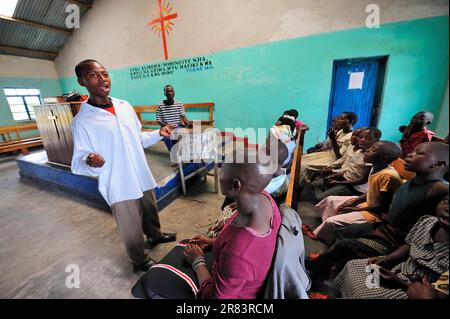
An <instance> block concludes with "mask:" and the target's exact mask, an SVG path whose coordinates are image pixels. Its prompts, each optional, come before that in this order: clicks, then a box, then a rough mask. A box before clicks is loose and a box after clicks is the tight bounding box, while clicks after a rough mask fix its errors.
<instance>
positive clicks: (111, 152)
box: [72, 60, 176, 271]
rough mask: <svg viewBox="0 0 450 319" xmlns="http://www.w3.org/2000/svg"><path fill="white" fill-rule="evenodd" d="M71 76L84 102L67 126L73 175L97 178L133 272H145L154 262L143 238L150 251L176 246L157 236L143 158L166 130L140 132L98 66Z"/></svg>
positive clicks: (169, 237) (89, 63)
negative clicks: (84, 94) (86, 96)
mask: <svg viewBox="0 0 450 319" xmlns="http://www.w3.org/2000/svg"><path fill="white" fill-rule="evenodd" d="M75 72H76V74H77V77H78V83H79V84H80V85H81V86H84V87H86V89H87V90H88V91H89V100H88V101H87V102H85V103H83V104H82V105H81V108H80V111H79V113H78V114H77V115H76V116H75V118H74V119H73V123H72V133H73V140H74V152H73V158H72V172H73V173H74V174H79V175H86V176H93V177H97V178H98V187H99V192H100V193H101V194H102V196H103V198H104V199H105V201H106V202H107V203H108V204H109V205H110V206H111V210H112V213H113V215H114V217H115V219H116V222H117V226H118V229H119V233H120V236H121V238H122V240H123V242H124V243H125V248H126V251H127V253H128V256H129V258H130V261H131V263H132V264H133V266H134V269H135V271H137V270H141V271H146V270H147V269H149V268H150V267H151V266H153V265H154V263H155V261H154V260H152V259H151V258H150V257H147V256H146V254H145V252H144V245H145V241H144V236H143V234H145V235H146V237H147V241H148V243H149V245H150V246H154V245H156V244H157V243H160V242H169V241H174V240H176V234H170V233H163V232H161V229H160V222H159V216H158V212H157V206H156V196H155V192H154V188H156V187H157V184H156V181H155V179H154V177H153V175H152V173H151V171H150V169H149V167H148V164H147V160H146V158H145V153H144V148H146V147H149V146H151V145H153V144H155V143H157V142H158V141H161V140H162V139H163V137H164V136H169V135H170V133H171V128H170V127H169V126H165V127H162V128H161V129H160V130H159V131H153V132H142V131H141V128H142V126H141V123H140V122H139V119H138V117H137V115H136V113H135V111H134V109H133V107H132V106H131V105H130V104H129V103H128V102H126V101H123V100H119V99H115V98H110V97H109V92H110V87H111V79H110V78H109V75H108V72H107V70H106V69H105V68H104V67H103V66H102V65H101V64H100V63H98V62H97V61H94V60H85V61H82V62H80V63H79V64H78V65H77V66H76V68H75Z"/></svg>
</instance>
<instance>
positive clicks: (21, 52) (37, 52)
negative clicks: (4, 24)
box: [0, 44, 58, 60]
mask: <svg viewBox="0 0 450 319" xmlns="http://www.w3.org/2000/svg"><path fill="white" fill-rule="evenodd" d="M4 51H6V52H7V53H11V54H16V55H19V56H26V57H29V56H27V55H24V54H31V55H38V56H40V57H42V58H50V59H51V60H54V59H55V58H56V57H57V56H58V52H51V51H40V50H32V49H25V48H17V47H10V46H7V45H1V44H0V52H4Z"/></svg>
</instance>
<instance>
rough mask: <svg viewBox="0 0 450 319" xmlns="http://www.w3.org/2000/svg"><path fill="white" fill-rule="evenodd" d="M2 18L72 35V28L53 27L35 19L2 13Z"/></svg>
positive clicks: (0, 18)
mask: <svg viewBox="0 0 450 319" xmlns="http://www.w3.org/2000/svg"><path fill="white" fill-rule="evenodd" d="M0 20H4V21H11V22H15V23H20V24H25V25H29V26H32V27H33V28H39V29H46V30H50V31H55V32H60V33H64V34H65V35H68V36H71V35H72V30H69V29H61V28H57V27H52V26H49V25H46V24H41V23H37V22H33V21H28V20H23V19H18V18H13V17H7V16H2V15H0Z"/></svg>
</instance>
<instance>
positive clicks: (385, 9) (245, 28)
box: [55, 0, 449, 77]
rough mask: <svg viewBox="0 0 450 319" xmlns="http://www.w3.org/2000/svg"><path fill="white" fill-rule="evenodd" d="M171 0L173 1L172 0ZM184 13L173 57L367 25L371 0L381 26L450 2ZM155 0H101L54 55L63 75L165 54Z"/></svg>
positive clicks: (177, 8) (303, 0) (182, 4)
mask: <svg viewBox="0 0 450 319" xmlns="http://www.w3.org/2000/svg"><path fill="white" fill-rule="evenodd" d="M166 1H167V0H166ZM169 2H170V4H171V5H172V6H173V11H172V12H176V13H177V14H178V18H176V19H175V20H173V22H174V24H175V25H174V26H173V31H172V32H171V34H170V35H169V36H168V39H167V45H168V51H169V59H174V58H181V57H186V56H194V55H201V54H208V53H212V52H216V51H222V50H227V49H233V48H238V47H242V46H249V45H255V44H261V43H267V42H271V41H278V40H284V39H291V38H297V37H302V36H307V35H312V34H319V33H324V32H332V31H337V30H344V29H351V28H357V27H362V26H364V25H365V21H366V18H367V16H368V13H366V7H367V5H368V4H371V3H376V4H377V5H378V6H379V7H380V14H381V23H389V22H396V21H402V20H410V19H417V18H425V17H432V16H439V15H448V12H449V11H448V10H449V0H432V1H430V0H377V1H374V0H245V1H243V0H169ZM157 16H158V11H157V0H133V1H123V0H96V1H95V2H94V5H93V7H92V9H91V10H90V11H89V12H87V14H85V15H84V16H83V19H82V21H81V28H80V29H78V30H76V31H75V32H74V34H73V36H72V37H71V39H70V40H69V42H68V43H67V44H66V45H65V47H64V48H63V50H62V51H61V52H60V55H59V56H58V58H57V59H56V60H55V63H56V69H57V72H58V75H59V76H60V77H68V76H73V75H74V66H75V65H76V64H77V63H78V62H79V61H81V60H83V59H87V58H93V59H97V60H99V61H100V62H101V63H103V64H104V65H105V66H106V67H107V68H120V67H127V66H132V65H140V64H146V63H151V62H152V61H161V60H163V59H164V55H163V49H162V39H161V38H160V37H159V36H158V35H156V34H155V33H154V31H153V30H152V29H151V27H149V26H147V23H148V22H149V21H151V20H153V19H154V18H156V17H157Z"/></svg>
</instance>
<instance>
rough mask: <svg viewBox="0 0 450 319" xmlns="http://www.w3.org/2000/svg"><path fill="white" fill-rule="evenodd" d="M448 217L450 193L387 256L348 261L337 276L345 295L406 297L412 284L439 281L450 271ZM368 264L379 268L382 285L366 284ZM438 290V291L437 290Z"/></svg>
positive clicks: (356, 296)
mask: <svg viewBox="0 0 450 319" xmlns="http://www.w3.org/2000/svg"><path fill="white" fill-rule="evenodd" d="M448 221H449V220H448V194H447V196H446V197H445V198H444V199H443V200H442V201H441V202H440V203H439V205H438V206H437V208H436V216H430V215H425V216H423V217H421V218H420V219H419V221H418V222H417V223H416V224H415V226H414V227H413V228H412V229H411V231H410V232H409V234H408V236H407V237H406V239H405V243H404V244H403V245H402V246H400V247H398V248H397V249H396V250H395V251H393V252H392V253H390V254H389V255H387V256H379V257H373V258H370V259H355V260H352V261H350V262H348V263H347V265H346V266H345V268H344V269H343V270H342V272H341V273H340V274H339V275H338V276H337V277H336V284H337V287H338V289H339V290H340V292H341V294H342V297H344V298H358V299H361V298H371V299H373V298H384V299H406V298H408V290H409V294H410V295H411V289H410V288H412V286H413V285H415V283H416V282H423V283H424V284H426V283H429V282H435V281H437V280H438V279H439V277H440V276H441V274H443V273H444V272H446V271H447V273H448V267H449V264H448V262H449V260H448V257H449V254H448V249H449V246H448V239H449V222H448ZM368 264H369V265H373V266H372V267H373V268H374V269H375V270H377V271H378V272H379V276H380V277H379V279H380V280H379V286H378V287H376V286H373V287H368V286H367V284H366V283H367V275H368V273H367V272H366V267H367V266H368ZM374 274H375V273H374ZM430 288H431V285H430ZM432 289H433V288H432ZM433 290H434V289H433ZM435 294H436V295H437V294H438V291H437V290H435ZM436 297H437V296H436ZM446 297H447V298H448V277H447V296H446Z"/></svg>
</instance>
